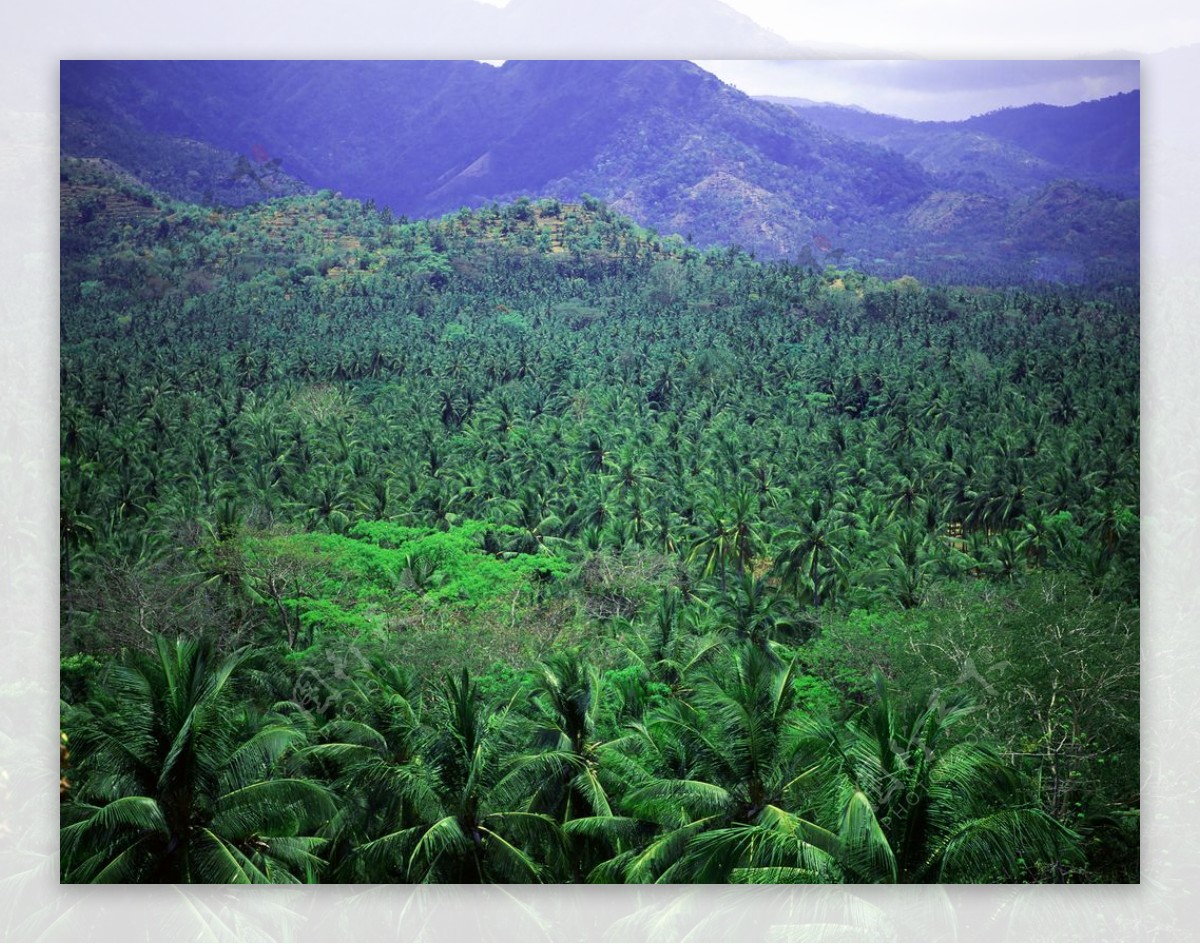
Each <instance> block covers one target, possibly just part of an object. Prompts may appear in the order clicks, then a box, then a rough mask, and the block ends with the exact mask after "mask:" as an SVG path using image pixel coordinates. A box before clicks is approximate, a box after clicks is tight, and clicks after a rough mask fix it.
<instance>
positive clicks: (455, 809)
mask: <svg viewBox="0 0 1200 944" xmlns="http://www.w3.org/2000/svg"><path fill="white" fill-rule="evenodd" d="M441 694H442V697H441V700H440V702H439V704H438V706H437V711H436V713H435V729H436V731H437V732H438V734H437V736H435V737H434V738H433V739H432V740H431V742H430V743H429V745H428V747H427V749H426V755H425V762H426V763H427V764H428V766H429V768H430V770H431V771H432V772H433V775H432V776H431V778H430V780H429V782H428V784H427V789H426V790H425V791H424V800H425V802H424V803H422V805H421V806H420V808H419V809H417V810H416V811H415V812H416V813H417V820H416V821H415V822H409V821H400V822H396V823H395V824H394V828H393V829H392V831H391V832H389V833H387V834H386V835H383V836H381V837H380V838H378V839H375V840H373V841H371V842H368V843H366V844H365V845H363V846H362V847H361V849H360V852H361V854H362V855H363V856H365V857H366V859H367V862H368V863H369V865H370V867H371V868H372V869H374V870H379V869H380V868H389V867H390V868H391V869H392V870H393V874H399V875H403V876H404V878H405V880H406V881H413V882H455V883H477V882H539V881H542V880H543V879H544V878H545V877H546V874H547V873H546V869H545V866H544V865H543V863H542V856H543V855H545V854H548V853H549V852H556V851H557V849H556V847H557V846H558V845H559V844H560V843H561V834H560V832H559V830H558V827H557V825H556V823H555V822H554V820H553V818H551V817H550V816H547V815H546V814H544V813H539V812H534V811H530V810H529V809H528V801H529V798H528V796H527V795H526V793H525V791H524V789H523V788H524V786H525V785H524V783H523V782H521V780H520V778H517V780H516V781H514V780H512V779H507V780H506V778H505V774H506V773H507V772H508V770H509V768H510V766H511V762H510V758H511V757H512V756H513V754H514V743H513V732H514V726H513V724H512V722H511V718H510V716H509V712H508V710H507V707H503V706H501V707H499V708H497V706H492V705H489V704H486V703H485V702H484V701H483V698H482V696H481V694H480V691H479V685H478V684H477V683H476V682H473V681H472V680H471V678H470V675H469V673H468V672H467V671H466V670H465V669H464V670H463V672H462V675H461V676H460V677H455V676H453V675H449V676H447V677H446V679H445V680H444V682H443V685H442V693H441Z"/></svg>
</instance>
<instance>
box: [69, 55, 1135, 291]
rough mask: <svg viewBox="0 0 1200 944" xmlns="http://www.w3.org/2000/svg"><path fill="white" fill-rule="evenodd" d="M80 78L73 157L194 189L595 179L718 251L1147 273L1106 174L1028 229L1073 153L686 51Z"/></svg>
mask: <svg viewBox="0 0 1200 944" xmlns="http://www.w3.org/2000/svg"><path fill="white" fill-rule="evenodd" d="M62 89H63V115H64V119H63V129H64V130H63V153H64V154H67V155H74V156H79V157H103V158H108V159H111V160H114V161H117V162H118V163H121V164H123V165H124V166H126V167H130V169H131V170H133V171H134V172H135V173H136V174H137V175H138V176H139V177H141V178H142V179H146V180H148V181H152V182H153V183H154V184H155V186H157V187H159V188H161V189H163V190H164V191H166V192H168V193H173V194H175V195H177V196H181V197H186V198H189V199H194V198H195V196H194V195H195V191H196V189H197V187H198V186H199V187H201V189H204V181H203V180H201V181H197V180H196V179H195V178H196V175H197V174H200V176H202V177H203V175H204V172H203V170H200V171H198V170H197V168H196V167H195V166H194V162H193V161H192V159H191V157H189V156H186V155H184V154H183V148H184V147H185V144H186V146H187V147H190V148H193V149H194V148H195V142H203V143H204V144H206V145H209V146H211V147H214V148H218V149H221V150H222V151H225V152H228V153H230V154H231V155H243V156H245V155H251V158H253V160H251V161H250V162H249V166H250V167H251V169H254V167H256V166H258V164H256V163H255V162H254V161H255V160H257V161H259V162H261V161H263V160H269V161H274V162H276V163H275V169H276V170H279V171H282V170H286V171H288V172H290V173H291V174H292V175H294V176H295V177H296V178H299V179H300V180H303V181H304V182H305V183H307V184H308V185H310V186H312V187H315V188H329V189H336V190H339V191H341V192H343V193H344V194H346V195H347V196H353V197H357V198H360V199H364V200H367V199H370V200H374V201H376V202H377V203H378V204H381V205H387V206H389V207H391V208H392V209H393V210H394V211H395V212H397V213H402V214H406V215H420V216H428V215H438V214H441V213H445V212H449V211H452V210H456V209H458V208H459V207H462V206H472V207H473V206H481V205H486V204H488V203H490V202H492V201H509V200H512V199H515V198H517V197H519V196H522V195H531V196H539V197H540V196H552V197H557V198H560V199H566V200H578V199H580V198H581V197H582V196H583V195H585V194H591V195H593V196H596V197H599V198H601V199H602V200H604V201H605V202H608V203H610V204H612V205H613V206H614V207H615V208H616V209H618V210H620V211H621V212H624V213H627V214H629V215H630V216H631V217H633V218H634V219H635V220H636V221H637V222H639V223H641V224H642V225H646V226H651V227H655V228H657V229H660V230H663V231H665V232H674V233H679V234H681V235H686V236H687V237H689V238H690V239H692V240H694V241H695V242H696V243H698V244H701V245H712V244H728V243H738V244H740V245H742V246H745V247H747V248H749V249H751V250H754V251H756V252H760V253H763V254H766V255H770V256H788V257H792V258H797V257H799V258H803V259H812V261H814V262H821V261H823V259H824V257H825V256H826V255H829V254H832V258H833V259H842V258H844V259H845V260H846V261H849V262H853V263H855V264H857V265H860V266H863V267H866V268H869V269H872V270H873V271H877V272H879V273H880V274H882V275H890V276H894V275H899V274H903V273H905V272H911V273H913V274H917V275H920V276H923V277H927V278H939V277H945V278H951V277H953V278H959V279H963V278H968V279H974V280H989V279H1000V280H1018V279H1023V278H1032V277H1042V276H1046V277H1050V278H1064V277H1065V278H1080V277H1083V275H1084V273H1085V270H1086V268H1087V267H1088V266H1089V265H1090V264H1091V263H1092V261H1094V260H1095V259H1102V260H1105V265H1107V266H1109V267H1110V268H1112V267H1114V266H1115V267H1116V268H1117V269H1119V270H1120V272H1119V275H1120V276H1122V277H1125V278H1131V277H1133V276H1135V275H1136V255H1135V253H1136V239H1137V231H1136V226H1134V227H1133V228H1132V230H1130V229H1128V228H1127V226H1126V224H1127V221H1128V219H1129V218H1130V216H1131V214H1130V213H1129V208H1128V206H1125V205H1123V204H1122V202H1121V200H1120V199H1118V198H1117V197H1116V196H1114V195H1113V194H1109V193H1104V192H1101V191H1099V190H1096V189H1094V188H1091V187H1088V188H1085V189H1083V190H1081V191H1080V193H1082V194H1084V196H1083V197H1082V198H1081V199H1082V202H1083V204H1086V205H1085V206H1081V207H1079V208H1078V213H1077V215H1078V217H1079V219H1080V220H1082V221H1083V225H1082V229H1081V230H1079V232H1080V233H1082V234H1083V238H1082V239H1077V240H1076V241H1075V244H1073V245H1072V246H1070V247H1068V248H1067V249H1066V250H1064V249H1063V247H1062V246H1061V245H1059V244H1058V243H1051V242H1050V241H1049V240H1048V239H1047V240H1045V241H1043V242H1038V241H1037V239H1036V238H1034V239H1033V242H1032V244H1031V243H1030V241H1029V239H1028V238H1018V236H1019V231H1021V230H1022V227H1021V225H1020V219H1019V217H1020V214H1021V213H1022V212H1023V211H1022V209H1021V207H1022V206H1023V201H1029V200H1036V199H1037V198H1038V197H1037V195H1038V193H1039V188H1045V187H1046V186H1048V185H1051V184H1052V183H1054V182H1055V181H1057V180H1058V179H1059V178H1060V177H1065V178H1066V179H1069V180H1074V179H1077V177H1076V175H1074V174H1073V173H1071V172H1070V171H1069V169H1068V172H1066V173H1062V174H1060V173H1059V171H1060V170H1062V169H1063V168H1062V167H1061V165H1055V164H1052V163H1051V162H1049V161H1048V160H1043V161H1042V162H1041V164H1038V163H1037V161H1035V162H1034V164H1033V165H1031V166H1030V167H1029V168H1025V170H1024V171H1023V175H1017V174H1009V175H1008V176H1006V177H1005V178H1004V180H1005V183H1004V185H1003V186H997V185H996V184H995V180H996V175H995V174H989V173H987V172H984V173H983V174H982V175H980V174H975V175H972V174H970V173H964V172H962V168H960V167H958V166H957V165H958V164H961V163H962V161H961V160H959V158H958V156H957V154H958V152H957V151H955V150H954V149H953V148H950V149H949V152H948V153H947V154H942V156H940V157H939V154H941V152H944V151H946V150H947V149H946V148H945V147H942V146H941V145H938V146H937V147H934V148H933V151H934V153H925V152H922V151H921V149H920V148H919V147H911V148H910V149H909V150H910V152H911V153H902V152H901V151H902V150H903V149H902V148H901V149H897V148H896V147H895V142H894V141H890V140H879V141H861V140H859V141H856V140H852V136H853V132H851V133H849V134H847V133H845V129H839V131H838V132H837V133H835V132H832V131H830V130H829V128H827V127H819V126H818V125H817V124H815V123H813V122H811V121H809V120H806V119H805V118H804V117H801V115H800V114H798V113H796V112H795V111H793V110H791V109H788V108H781V107H778V106H777V105H773V104H771V103H768V102H764V101H758V100H755V99H752V98H750V97H748V96H746V95H744V94H742V93H741V92H739V91H737V90H736V89H734V88H732V87H730V86H728V85H725V84H724V83H722V82H721V81H719V80H718V79H717V78H715V77H714V76H712V75H710V74H709V73H707V72H705V71H703V70H702V69H700V68H699V67H697V66H695V65H692V64H690V63H686V62H657V61H619V62H600V61H512V62H507V63H505V64H504V65H503V66H501V67H499V68H496V67H493V66H490V65H486V64H483V63H479V62H474V61H467V62H442V61H438V62H421V61H403V62H400V61H393V62H362V61H348V62H336V63H321V62H254V61H239V62H75V63H71V62H67V63H64V64H63V69H62ZM81 123H86V125H87V127H88V129H89V134H88V135H86V136H84V135H80V134H76V133H74V129H76V128H77V127H79V126H80V124H81ZM1001 130H1004V129H1001ZM953 133H954V134H957V135H959V136H963V135H971V134H974V135H975V136H976V137H979V136H980V135H979V133H978V132H971V131H968V130H956V131H954V132H953ZM1004 133H1005V134H1007V135H1008V136H1009V137H1010V138H1012V137H1021V136H1022V135H1024V137H1031V136H1032V132H1030V131H1029V130H1028V128H1020V127H1018V128H1016V129H1015V130H1014V129H1013V128H1007V130H1005V131H1004ZM997 134H999V132H998V133H997ZM858 136H859V137H862V135H861V134H859V135H858ZM939 140H940V139H939ZM987 140H988V141H989V142H1000V143H998V144H996V145H994V146H991V145H989V147H992V150H994V151H995V152H996V155H997V157H996V158H995V160H993V162H992V163H993V164H996V163H997V162H999V164H1000V165H1004V166H1006V167H1017V166H1021V160H1022V156H1021V152H1020V151H1019V148H1018V146H1017V145H1016V144H1012V143H1005V141H1004V140H1003V139H1002V137H1000V136H996V135H993V136H991V137H987ZM140 141H153V142H154V144H155V147H153V148H150V147H147V146H144V145H142V144H139V143H138V142H140ZM169 141H175V142H177V143H178V147H179V150H178V151H177V152H176V153H175V154H172V153H171V152H170V148H169V147H166V146H165V145H164V142H169ZM881 144H882V145H886V146H881ZM1042 146H1043V149H1045V147H1048V145H1045V143H1044V142H1043V145H1042ZM889 148H890V149H889ZM939 148H940V150H939ZM929 150H930V149H929V147H928V146H927V147H926V151H929ZM131 151H133V152H136V160H134V159H133V158H131ZM131 160H132V162H133V164H134V165H138V164H139V162H140V166H132V167H131V166H130V165H131ZM956 162H957V163H956ZM280 165H281V166H280ZM1043 165H1044V166H1043ZM238 166H244V165H238ZM1082 182H1083V183H1089V184H1090V183H1097V182H1098V181H1095V180H1092V179H1090V178H1088V179H1085V180H1083V181H1082ZM207 190H208V191H210V192H213V193H214V199H218V200H220V199H221V198H222V197H221V195H220V194H219V193H217V189H216V188H214V187H212V186H209V187H208V188H207ZM228 202H235V201H232V200H230V201H228ZM947 206H949V207H952V209H953V212H952V213H951V214H950V219H949V221H948V218H947V214H946V213H945V212H944V208H945V207H947ZM914 213H915V214H916V216H914ZM1132 217H1133V218H1134V219H1136V213H1133V214H1132ZM930 220H932V221H933V223H934V225H933V226H929V225H926V223H927V222H929V221H930ZM931 235H932V236H934V237H936V238H929V237H930V236H931ZM914 236H916V237H917V238H915V239H914ZM964 239H967V240H969V241H970V248H971V253H970V256H969V258H968V257H967V255H966V254H964V252H963V240H964ZM1131 253H1133V254H1132V255H1131ZM1048 260H1049V261H1051V262H1052V264H1049V263H1048Z"/></svg>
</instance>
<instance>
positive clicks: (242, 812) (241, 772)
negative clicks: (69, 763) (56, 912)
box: [62, 637, 334, 883]
mask: <svg viewBox="0 0 1200 944" xmlns="http://www.w3.org/2000/svg"><path fill="white" fill-rule="evenodd" d="M244 662H245V656H244V654H237V655H234V656H230V657H227V658H224V659H219V658H218V657H216V655H215V654H214V652H213V650H212V648H211V647H210V646H207V645H204V644H201V643H198V642H196V641H194V640H187V639H179V640H176V641H174V642H171V641H168V640H166V639H163V638H161V637H160V638H158V639H157V640H156V644H155V649H154V652H153V653H150V654H144V653H133V654H131V655H130V656H129V657H128V658H127V659H126V660H125V661H124V662H122V663H119V664H116V665H114V666H113V667H112V669H111V670H110V672H109V674H108V676H107V680H106V684H105V685H103V686H100V688H99V691H100V694H99V695H97V696H96V698H95V700H93V701H92V702H90V703H88V704H85V705H83V706H81V707H79V708H75V709H69V710H68V711H67V712H66V715H65V717H64V719H63V723H64V728H65V729H66V730H67V731H68V733H69V734H70V737H71V743H72V749H73V752H74V756H75V757H76V759H77V764H78V767H79V770H80V774H81V776H80V777H79V778H78V779H79V782H80V783H81V784H83V785H84V786H83V787H82V788H81V790H80V791H78V792H76V793H75V795H73V796H72V797H71V799H70V800H69V801H68V802H67V803H66V804H65V805H64V807H63V810H62V821H63V826H62V877H63V880H64V881H66V882H221V883H248V882H297V881H302V880H312V879H314V878H315V875H316V871H317V869H318V868H319V867H320V866H321V865H322V861H321V859H320V858H318V856H317V853H318V852H319V851H320V848H321V846H322V843H323V840H321V839H320V838H318V835H317V833H318V831H319V830H320V828H321V826H322V825H323V824H324V823H325V822H327V821H328V820H329V819H330V818H331V817H332V815H333V813H334V799H333V797H332V795H331V794H330V793H329V791H328V790H326V789H325V788H324V787H322V786H320V785H319V784H316V783H313V782H311V781H306V780H301V779H296V778H291V777H285V776H281V775H280V770H279V768H280V762H281V760H282V759H283V758H284V756H285V755H286V754H287V753H288V752H289V751H291V750H292V749H294V748H296V747H298V746H299V745H300V744H301V743H302V741H303V739H304V737H305V734H304V731H303V729H302V728H300V727H298V726H296V725H292V724H289V723H286V722H284V721H283V720H282V719H271V718H269V717H268V718H266V719H260V718H258V717H255V716H254V715H253V714H252V713H250V712H248V711H247V710H245V709H244V708H240V707H238V705H239V702H238V701H237V699H236V697H235V695H234V687H235V686H234V681H235V680H234V676H235V673H236V672H237V670H238V669H239V667H241V666H242V665H243V664H244Z"/></svg>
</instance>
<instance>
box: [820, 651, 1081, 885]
mask: <svg viewBox="0 0 1200 944" xmlns="http://www.w3.org/2000/svg"><path fill="white" fill-rule="evenodd" d="M875 686H876V699H875V701H874V702H873V703H872V704H870V705H867V706H866V707H864V708H863V709H862V710H861V711H860V712H859V713H858V715H857V716H855V717H854V718H853V719H851V721H850V722H849V723H848V724H847V725H846V726H845V727H844V728H842V727H840V726H835V725H832V724H828V723H822V722H814V721H812V720H811V719H810V720H809V721H808V723H807V727H808V728H809V731H810V735H809V736H810V737H811V738H812V739H813V740H814V741H815V742H819V743H820V744H821V745H822V746H823V748H824V755H825V757H826V761H825V763H826V765H827V770H826V771H825V773H824V774H823V776H822V777H821V778H820V779H821V780H822V782H823V784H824V788H823V789H824V797H823V800H822V801H821V803H820V804H819V806H820V809H821V814H820V815H821V817H822V819H823V821H825V822H827V823H829V824H831V825H832V824H836V827H835V828H836V831H837V833H838V837H839V841H840V847H841V852H840V857H839V861H840V864H841V866H842V868H843V869H844V870H845V873H846V876H847V878H848V880H850V881H857V882H900V883H905V882H996V881H1017V880H1022V879H1027V878H1032V877H1035V876H1036V875H1037V874H1038V871H1039V870H1040V869H1044V868H1047V867H1049V866H1051V865H1053V864H1056V863H1060V862H1062V861H1064V860H1068V859H1070V858H1072V857H1073V856H1074V855H1075V853H1076V845H1077V842H1078V837H1077V836H1076V835H1075V834H1074V833H1072V832H1071V831H1070V830H1068V829H1067V828H1065V827H1064V826H1062V825H1061V824H1059V823H1058V822H1057V821H1056V820H1054V819H1053V818H1052V817H1051V816H1049V815H1048V814H1047V813H1045V812H1044V811H1043V810H1042V809H1041V808H1040V806H1039V805H1038V804H1037V802H1036V800H1037V798H1036V793H1035V792H1034V791H1032V790H1031V789H1030V788H1029V786H1028V785H1027V784H1026V783H1025V781H1024V780H1023V779H1022V777H1021V776H1020V773H1019V772H1018V771H1017V770H1016V768H1014V767H1013V766H1012V765H1011V764H1009V763H1008V762H1007V761H1005V760H1004V759H1003V758H1002V757H1001V756H1000V754H999V752H998V751H997V750H996V749H995V748H993V747H991V746H990V745H989V744H987V743H986V742H982V741H979V740H976V739H974V738H973V737H971V735H972V733H973V732H971V731H970V730H969V727H968V726H967V725H966V721H967V719H968V718H969V715H970V712H971V707H970V705H969V702H968V701H967V700H966V699H965V697H945V696H940V697H935V698H933V699H932V700H930V701H929V702H927V703H924V704H922V703H920V702H913V703H911V704H910V705H908V706H905V707H899V706H897V705H896V704H895V703H894V702H893V700H892V698H891V695H890V693H889V692H888V690H887V687H886V685H885V684H884V681H883V678H882V676H880V675H878V674H876V677H875ZM811 749H812V750H813V751H814V752H818V753H819V752H820V751H819V749H818V748H816V747H813V748H811Z"/></svg>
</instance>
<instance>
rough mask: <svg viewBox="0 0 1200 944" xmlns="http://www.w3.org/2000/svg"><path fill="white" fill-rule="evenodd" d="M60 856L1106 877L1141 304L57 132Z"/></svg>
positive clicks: (113, 877) (469, 875) (387, 871)
mask: <svg viewBox="0 0 1200 944" xmlns="http://www.w3.org/2000/svg"><path fill="white" fill-rule="evenodd" d="M62 178H63V207H62V212H63V230H62V253H63V256H62V283H61V297H62V335H61V351H62V354H61V390H62V402H61V450H62V458H61V463H62V478H61V581H62V656H63V659H62V692H63V713H62V728H63V732H64V746H63V781H62V785H61V792H62V801H63V805H62V825H63V829H62V878H63V880H64V881H66V882H91V881H147V882H160V881H161V882H188V881H190V882H244V881H255V882H258V881H269V882H291V881H303V882H348V881H349V882H359V881H371V882H378V881H383V882H392V881H399V882H424V881H445V882H474V881H501V882H510V881H550V882H585V881H588V882H654V881H660V882H725V881H732V882H843V881H844V882H937V881H950V882H992V881H1011V882H1086V881H1092V882H1096V881H1116V882H1127V881H1136V880H1137V877H1138V806H1139V794H1138V789H1139V779H1138V537H1139V529H1138V443H1139V421H1138V416H1139V406H1138V318H1139V314H1138V300H1137V295H1136V291H1135V290H1132V289H1123V288H1119V287H1111V288H1108V289H1103V290H1102V289H1098V288H1087V287H1082V286H1078V287H1059V288H1049V287H1043V288H1039V289H1036V290H1035V289H1028V290H1017V289H1006V290H998V289H994V288H988V287H978V286H974V287H973V286H970V285H964V286H948V285H941V286H931V285H928V284H924V283H922V282H921V281H918V280H917V279H915V278H913V277H911V276H906V277H901V278H896V279H893V280H883V279H880V278H878V277H873V276H865V275H863V274H861V273H859V272H857V271H854V270H853V269H850V268H835V267H833V266H818V265H815V264H812V265H806V266H800V265H795V264H788V263H783V262H779V263H766V262H760V261H756V260H755V259H753V258H752V257H751V256H750V255H748V254H747V253H746V252H743V251H741V250H738V249H736V248H714V249H710V250H701V249H698V248H696V247H694V246H690V245H688V244H687V243H686V242H685V241H684V240H683V239H679V238H664V237H660V236H658V235H656V234H654V233H653V232H651V231H648V230H645V229H642V228H640V227H639V226H637V225H635V224H634V223H632V222H631V221H630V220H629V219H628V218H626V217H624V216H622V215H619V214H618V213H616V212H614V210H613V209H611V208H610V207H608V206H607V205H605V204H603V203H601V202H600V201H598V200H595V199H591V198H588V199H586V200H584V201H582V202H579V203H570V202H560V201H558V200H549V199H547V200H539V201H529V200H518V201H515V202H512V203H507V204H503V205H499V204H490V205H486V206H483V207H481V208H479V209H476V210H474V211H470V210H463V211H461V212H458V213H455V214H453V215H450V216H446V217H442V218H441V219H437V220H423V221H417V222H413V221H401V220H396V219H393V218H392V216H391V214H390V213H388V212H383V211H379V210H377V209H376V208H375V207H374V206H371V205H364V204H363V203H360V202H358V201H355V200H348V199H343V198H340V197H337V196H335V195H333V194H331V193H329V192H327V191H326V192H322V193H318V194H313V195H307V196H305V195H297V196H290V197H284V198H278V199H273V200H270V201H268V202H262V203H256V204H253V205H249V206H246V207H243V208H240V209H236V208H221V207H215V206H198V205H195V204H189V203H182V202H177V201H175V200H173V199H170V198H167V197H164V196H162V195H161V194H159V193H155V192H152V191H149V190H147V189H145V188H144V187H143V186H141V185H140V184H139V182H138V181H136V180H134V179H132V178H130V177H129V176H128V175H124V176H122V175H117V174H115V173H114V171H113V169H112V168H111V167H109V166H106V165H104V164H102V163H97V162H78V161H73V160H66V161H64V164H63V169H62Z"/></svg>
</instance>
